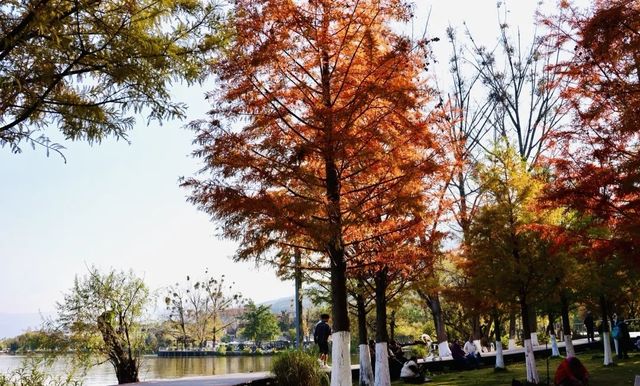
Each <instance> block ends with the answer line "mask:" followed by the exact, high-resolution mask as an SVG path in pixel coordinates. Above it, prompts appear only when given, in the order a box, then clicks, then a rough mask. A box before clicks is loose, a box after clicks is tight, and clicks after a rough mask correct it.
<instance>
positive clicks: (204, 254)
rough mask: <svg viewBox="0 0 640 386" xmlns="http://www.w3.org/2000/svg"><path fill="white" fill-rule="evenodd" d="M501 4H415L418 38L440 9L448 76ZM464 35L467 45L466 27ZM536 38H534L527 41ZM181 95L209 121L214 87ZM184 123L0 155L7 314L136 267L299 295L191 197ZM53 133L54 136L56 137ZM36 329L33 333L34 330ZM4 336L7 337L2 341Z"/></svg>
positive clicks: (521, 16)
mask: <svg viewBox="0 0 640 386" xmlns="http://www.w3.org/2000/svg"><path fill="white" fill-rule="evenodd" d="M495 4H496V2H495V1H494V0H446V1H443V0H434V1H429V2H427V1H423V0H417V15H418V20H417V21H416V23H415V25H414V30H415V31H416V33H419V31H421V30H422V28H423V26H424V22H425V21H426V15H427V14H428V11H429V7H430V6H432V11H431V21H430V28H429V30H430V31H431V32H430V36H439V37H441V38H442V40H441V42H440V43H438V46H437V50H438V51H437V54H438V59H439V61H440V64H439V66H440V68H441V70H442V69H446V63H447V60H448V58H447V55H448V53H447V52H448V47H447V44H446V39H445V33H444V31H445V28H446V26H447V25H448V24H449V23H451V24H453V25H458V26H460V25H461V23H462V21H463V20H466V21H467V23H468V25H469V26H470V28H471V30H472V31H473V32H474V35H475V36H476V37H477V38H478V40H479V41H481V42H485V43H491V42H493V41H494V36H495V34H496V31H497V27H496V25H497V21H496V20H497V18H496V14H497V13H496V8H495ZM536 4H537V1H536V0H513V1H511V2H510V8H511V9H512V15H511V16H510V18H511V24H512V25H520V26H521V28H522V30H523V32H524V33H525V36H527V35H530V31H531V30H532V25H533V11H534V9H535V6H536ZM460 37H461V38H462V37H463V34H462V29H461V28H460ZM524 41H526V40H524ZM211 88H212V84H211V83H209V84H205V85H204V87H203V88H198V87H193V88H187V87H184V86H180V87H176V88H175V89H174V95H175V97H176V98H177V99H179V100H182V101H185V102H187V103H188V104H189V106H190V109H189V112H188V119H194V118H198V117H200V116H202V114H203V113H204V111H205V110H206V108H207V106H206V104H205V102H204V98H203V93H204V90H208V89H211ZM184 123H185V122H168V123H165V124H164V126H161V127H157V125H155V124H153V125H152V127H146V124H145V122H144V121H143V120H139V121H138V124H137V125H136V127H135V129H134V130H133V131H132V132H131V133H130V140H131V144H130V145H129V144H127V143H126V142H123V141H120V142H117V141H114V140H107V141H105V142H103V143H102V144H99V145H94V146H89V145H88V144H86V143H80V142H79V143H64V145H65V146H66V150H65V151H64V154H65V156H66V158H67V163H66V164H65V163H63V161H62V159H61V158H59V157H58V156H56V155H52V156H50V157H49V158H47V157H46V156H45V154H44V151H43V150H42V149H36V150H35V151H34V150H31V149H30V148H28V147H26V146H25V149H24V152H23V153H22V154H18V155H16V154H11V153H10V152H9V149H8V148H5V149H0V202H1V207H2V211H1V215H0V272H1V276H0V277H1V280H2V287H1V288H2V291H0V313H22V312H38V311H43V312H48V311H51V310H52V309H53V308H54V304H55V302H56V301H58V300H60V299H61V294H62V293H63V291H65V290H66V289H67V288H69V287H70V286H71V284H72V282H73V277H74V276H75V275H77V274H84V273H86V266H90V265H96V266H98V267H101V268H104V269H107V268H110V267H114V268H117V269H125V270H128V269H133V270H134V271H135V272H136V273H137V274H139V275H142V276H144V278H145V280H146V281H147V283H148V284H149V286H150V287H151V288H152V289H157V288H159V287H162V286H166V285H168V284H171V283H172V282H175V281H177V280H181V279H183V278H184V276H185V275H187V274H191V275H197V274H199V273H200V272H203V271H204V268H205V267H209V268H210V270H211V271H213V272H216V273H218V272H219V273H226V274H227V276H228V277H229V278H230V279H231V280H235V281H236V282H237V288H238V290H240V291H241V292H243V293H244V294H245V296H246V297H250V298H253V299H254V300H256V301H258V302H260V301H265V300H269V299H273V298H278V297H282V296H289V295H291V294H292V292H293V290H292V284H291V283H289V282H281V281H279V280H278V279H277V278H276V277H275V274H274V272H273V271H272V270H269V269H266V268H261V269H260V270H256V269H255V268H254V265H253V264H252V263H242V264H239V263H233V262H232V261H231V260H230V259H229V256H231V255H232V254H233V251H234V245H233V244H232V243H230V242H225V241H221V240H218V239H217V238H216V237H214V227H213V225H212V224H211V223H210V222H209V220H208V218H207V216H206V215H205V214H203V213H200V212H198V211H197V210H196V208H195V207H193V206H192V205H191V204H188V203H187V202H186V201H185V195H186V192H185V191H184V190H183V189H180V188H179V187H178V182H177V181H178V178H179V177H180V176H190V175H192V174H193V173H194V172H195V171H196V170H197V169H198V168H199V165H198V163H197V161H196V160H193V159H191V158H190V157H189V153H190V152H191V151H192V145H191V140H192V133H191V132H190V131H188V130H185V129H183V128H182V127H183V125H184ZM48 133H49V134H50V135H51V136H52V137H54V135H52V133H54V131H53V129H51V130H49V131H48ZM25 327H26V326H25ZM2 335H3V334H2V331H0V336H2Z"/></svg>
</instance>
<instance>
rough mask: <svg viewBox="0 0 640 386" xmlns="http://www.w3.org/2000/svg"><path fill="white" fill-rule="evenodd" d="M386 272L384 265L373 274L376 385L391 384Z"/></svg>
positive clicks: (388, 385)
mask: <svg viewBox="0 0 640 386" xmlns="http://www.w3.org/2000/svg"><path fill="white" fill-rule="evenodd" d="M387 272H388V268H387V267H384V268H382V269H380V270H378V272H376V275H375V283H376V366H375V381H374V384H375V385H376V386H391V374H390V372H389V350H388V348H387V347H388V345H387V342H388V341H389V336H388V335H387Z"/></svg>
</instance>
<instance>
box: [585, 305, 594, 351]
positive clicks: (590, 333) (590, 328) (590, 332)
mask: <svg viewBox="0 0 640 386" xmlns="http://www.w3.org/2000/svg"><path fill="white" fill-rule="evenodd" d="M584 326H585V327H586V329H587V343H593V342H595V334H594V322H593V315H591V311H587V316H585V318H584Z"/></svg>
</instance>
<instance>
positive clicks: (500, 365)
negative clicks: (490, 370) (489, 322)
mask: <svg viewBox="0 0 640 386" xmlns="http://www.w3.org/2000/svg"><path fill="white" fill-rule="evenodd" d="M493 318H494V320H493V325H494V329H495V336H496V369H504V368H505V365H504V355H503V353H502V340H501V338H500V337H501V336H502V330H501V327H500V316H499V315H498V311H494V312H493Z"/></svg>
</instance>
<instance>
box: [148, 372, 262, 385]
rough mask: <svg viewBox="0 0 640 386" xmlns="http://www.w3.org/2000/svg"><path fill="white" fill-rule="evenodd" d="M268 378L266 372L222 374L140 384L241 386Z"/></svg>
mask: <svg viewBox="0 0 640 386" xmlns="http://www.w3.org/2000/svg"><path fill="white" fill-rule="evenodd" d="M269 377H270V373H269V372H268V371H260V372H256V373H240V374H223V375H212V376H206V377H189V378H180V379H160V380H152V381H145V382H140V383H139V385H144V386H235V385H243V384H245V383H249V382H252V381H256V380H260V379H267V378H269Z"/></svg>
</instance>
